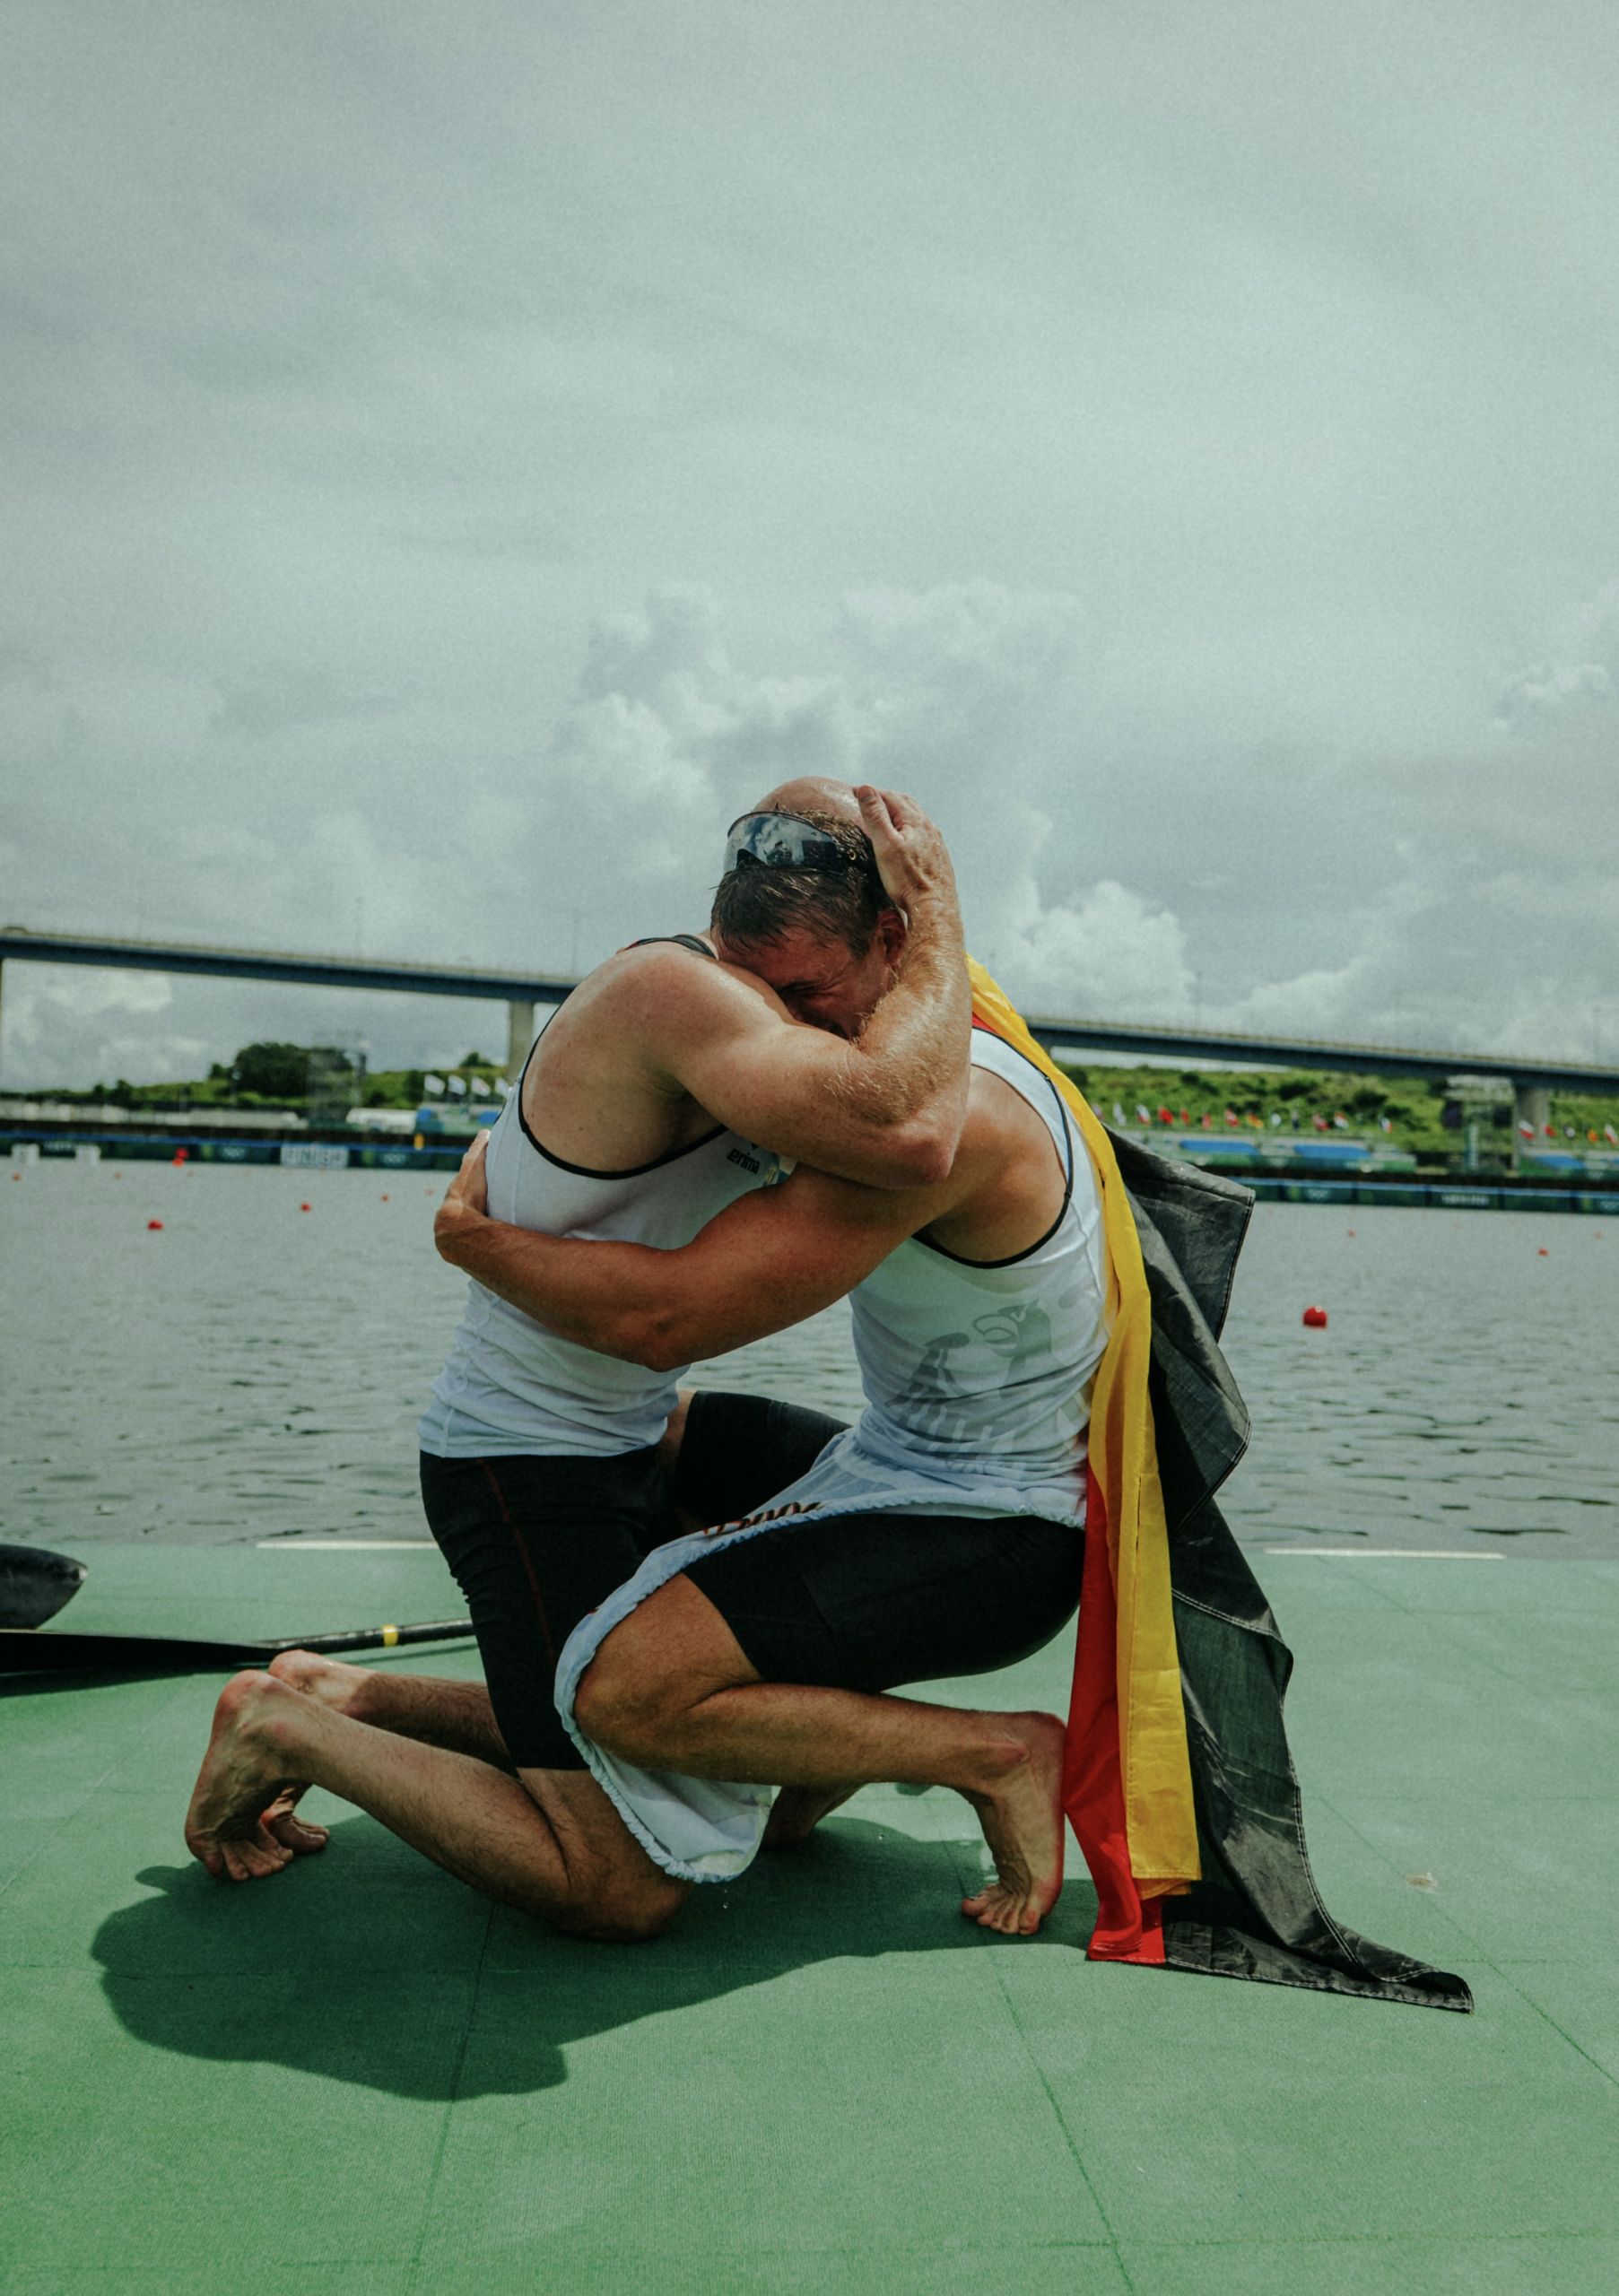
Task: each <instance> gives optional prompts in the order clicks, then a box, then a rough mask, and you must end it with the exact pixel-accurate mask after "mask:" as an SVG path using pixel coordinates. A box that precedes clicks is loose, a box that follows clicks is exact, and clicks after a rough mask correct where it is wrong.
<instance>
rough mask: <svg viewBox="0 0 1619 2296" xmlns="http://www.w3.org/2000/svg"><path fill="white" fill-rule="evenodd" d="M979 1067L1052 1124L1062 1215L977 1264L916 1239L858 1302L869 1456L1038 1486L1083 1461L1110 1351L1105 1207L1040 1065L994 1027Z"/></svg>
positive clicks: (862, 1288)
mask: <svg viewBox="0 0 1619 2296" xmlns="http://www.w3.org/2000/svg"><path fill="white" fill-rule="evenodd" d="M972 1060H973V1065H974V1066H975V1067H978V1068H984V1069H988V1071H989V1073H990V1074H992V1075H996V1076H999V1077H1001V1078H1002V1079H1003V1080H1004V1081H1005V1083H1008V1084H1010V1085H1011V1086H1012V1088H1013V1090H1014V1091H1016V1092H1019V1093H1021V1095H1022V1096H1023V1099H1024V1100H1027V1101H1028V1102H1029V1104H1030V1106H1031V1108H1033V1109H1036V1110H1037V1111H1038V1112H1039V1113H1040V1116H1042V1117H1043V1118H1045V1121H1046V1125H1047V1128H1048V1129H1049V1132H1050V1135H1051V1138H1052V1141H1053V1142H1054V1144H1055V1145H1056V1148H1057V1152H1058V1158H1059V1159H1060V1161H1061V1165H1062V1170H1063V1173H1064V1190H1063V1204H1062V1210H1061V1212H1060V1213H1058V1217H1057V1219H1056V1221H1055V1222H1053V1224H1052V1226H1051V1228H1050V1230H1049V1232H1048V1233H1047V1234H1046V1235H1045V1236H1043V1237H1042V1238H1041V1239H1040V1242H1039V1243H1037V1244H1035V1245H1033V1246H1031V1248H1030V1249H1029V1250H1027V1251H1024V1252H1020V1253H1018V1254H1017V1255H1016V1256H1015V1257H1013V1258H1011V1259H1006V1260H1000V1261H995V1262H991V1263H989V1264H988V1265H981V1264H977V1263H974V1262H971V1261H968V1260H962V1259H958V1258H956V1257H954V1256H953V1254H951V1253H949V1252H946V1251H944V1250H942V1249H941V1248H939V1247H938V1246H937V1245H932V1244H927V1243H924V1242H923V1241H922V1239H920V1238H919V1237H914V1236H913V1237H912V1238H911V1239H910V1240H909V1241H908V1242H906V1243H903V1244H901V1245H900V1246H899V1247H898V1248H897V1249H896V1250H894V1251H892V1252H890V1254H889V1256H888V1257H887V1258H886V1259H885V1260H883V1263H882V1265H880V1266H878V1267H875V1268H874V1269H873V1271H872V1273H871V1274H869V1275H868V1276H867V1277H866V1280H865V1282H864V1283H860V1284H858V1285H857V1287H856V1289H855V1291H854V1292H853V1293H852V1295H851V1303H852V1306H853V1309H854V1337H855V1352H856V1354H857V1356H858V1358H859V1362H860V1372H861V1377H862V1379H863V1381H864V1383H865V1387H866V1412H865V1413H864V1415H863V1417H862V1418H861V1420H860V1422H859V1427H858V1430H857V1435H858V1441H859V1447H860V1449H861V1450H862V1451H863V1452H864V1453H865V1454H866V1456H867V1457H876V1458H881V1459H884V1460H886V1461H888V1462H891V1463H892V1464H893V1465H900V1464H901V1462H905V1463H910V1464H923V1463H925V1472H927V1473H928V1474H937V1475H942V1476H944V1477H947V1478H948V1477H952V1476H956V1475H961V1476H964V1477H966V1478H968V1479H971V1478H973V1477H975V1476H988V1477H990V1478H992V1479H993V1480H994V1481H995V1482H997V1483H999V1484H1003V1485H1004V1484H1009V1483H1016V1484H1039V1483H1049V1482H1051V1481H1053V1480H1056V1479H1058V1478H1060V1477H1063V1476H1066V1475H1069V1474H1074V1473H1075V1470H1076V1469H1077V1467H1078V1465H1079V1463H1080V1461H1081V1459H1082V1458H1083V1457H1084V1435H1085V1429H1086V1426H1087V1424H1088V1423H1089V1419H1090V1386H1091V1381H1092V1378H1094V1376H1095V1372H1096V1367H1097V1365H1098V1364H1099V1363H1100V1362H1101V1357H1102V1352H1103V1350H1104V1348H1105V1347H1106V1345H1107V1326H1106V1320H1105V1305H1106V1290H1105V1283H1106V1277H1105V1272H1104V1266H1103V1258H1102V1237H1101V1202H1100V1199H1099V1197H1098V1196H1097V1193H1096V1184H1095V1180H1094V1178H1093V1176H1092V1170H1091V1160H1090V1158H1089V1156H1088V1155H1087V1154H1086V1152H1085V1147H1084V1141H1083V1140H1082V1139H1081V1137H1080V1135H1079V1131H1078V1128H1077V1126H1075V1123H1074V1120H1073V1118H1071V1117H1070V1116H1069V1114H1068V1111H1067V1109H1066V1107H1065V1106H1064V1104H1063V1101H1062V1099H1061V1097H1060V1095H1059V1094H1058V1091H1057V1089H1056V1087H1055V1086H1054V1085H1053V1084H1052V1083H1050V1081H1049V1078H1047V1077H1045V1076H1042V1075H1041V1074H1040V1070H1039V1069H1038V1068H1036V1067H1035V1066H1034V1065H1033V1063H1032V1062H1031V1061H1028V1060H1025V1059H1024V1058H1023V1055H1022V1053H1020V1052H1016V1051H1014V1049H1013V1048H1012V1047H1011V1046H1010V1045H1008V1044H1005V1043H1004V1042H1003V1041H1002V1040H1001V1039H1000V1038H999V1037H997V1036H993V1035H991V1034H990V1033H989V1032H988V1031H986V1030H983V1029H974V1031H973V1032H972Z"/></svg>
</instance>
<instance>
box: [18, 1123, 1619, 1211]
mask: <svg viewBox="0 0 1619 2296" xmlns="http://www.w3.org/2000/svg"><path fill="white" fill-rule="evenodd" d="M8 1139H9V1145H10V1149H11V1152H12V1156H13V1160H15V1159H16V1158H17V1156H18V1152H19V1151H22V1152H23V1154H24V1155H25V1156H29V1155H30V1152H31V1154H35V1155H38V1156H40V1157H49V1158H51V1159H52V1160H57V1159H59V1160H61V1161H71V1160H72V1159H74V1157H76V1156H77V1155H78V1153H79V1152H80V1151H81V1150H82V1149H91V1150H93V1151H95V1152H97V1156H98V1160H100V1159H105V1160H107V1161H118V1162H120V1163H132V1164H133V1163H170V1162H172V1161H174V1159H175V1157H176V1155H177V1154H178V1153H181V1152H183V1160H184V1161H186V1162H187V1163H192V1164H279V1165H282V1166H283V1167H286V1168H289V1169H292V1170H300V1171H310V1170H322V1171H343V1170H358V1171H429V1172H444V1171H454V1170H455V1169H456V1167H457V1165H458V1164H459V1162H460V1161H461V1156H462V1152H463V1149H464V1146H465V1143H464V1142H461V1141H457V1142H455V1143H453V1144H445V1145H435V1146H428V1145H425V1144H424V1145H423V1146H422V1147H420V1148H418V1147H416V1146H414V1145H413V1144H408V1143H405V1142H404V1141H397V1142H396V1141H387V1142H383V1141H376V1140H368V1141H341V1140H338V1141H326V1140H221V1139H218V1138H205V1137H202V1136H193V1137H187V1136H186V1135H183V1134H176V1133H146V1134H136V1135H130V1134H128V1133H124V1132H48V1131H47V1130H45V1129H44V1128H43V1127H39V1128H37V1129H34V1130H32V1131H29V1130H27V1129H24V1128H22V1127H19V1128H18V1129H17V1130H15V1131H12V1130H10V1129H9V1127H8V1128H7V1130H5V1131H0V1149H3V1148H4V1146H5V1145H6V1144H7V1142H8ZM30 1161H31V1157H30ZM1208 1161H1210V1163H1211V1164H1213V1163H1214V1162H1215V1161H1216V1160H1215V1159H1214V1158H1213V1157H1211V1158H1210V1159H1209V1160H1208ZM1222 1161H1223V1160H1222ZM1232 1177H1233V1178H1238V1179H1240V1181H1241V1183H1242V1185H1243V1187H1249V1188H1251V1189H1252V1190H1253V1192H1254V1194H1255V1196H1258V1199H1259V1201H1260V1203H1261V1204H1336V1205H1391V1206H1395V1205H1400V1206H1406V1207H1407V1208H1410V1207H1416V1206H1426V1207H1430V1208H1433V1209H1437V1210H1441V1211H1449V1212H1597V1213H1603V1212H1606V1213H1609V1214H1610V1215H1619V1187H1589V1186H1588V1187H1533V1186H1530V1187H1525V1186H1523V1185H1522V1184H1520V1183H1519V1184H1514V1183H1512V1182H1501V1183H1499V1184H1491V1183H1488V1182H1484V1181H1476V1182H1475V1181H1469V1180H1423V1179H1415V1178H1398V1179H1372V1178H1366V1177H1364V1176H1357V1177H1354V1178H1351V1177H1349V1176H1348V1175H1345V1176H1344V1177H1342V1178H1332V1179H1325V1178H1322V1179H1317V1178H1314V1177H1308V1178H1307V1177H1303V1176H1301V1175H1297V1174H1282V1173H1271V1172H1265V1173H1253V1172H1249V1171H1242V1172H1233V1174H1232Z"/></svg>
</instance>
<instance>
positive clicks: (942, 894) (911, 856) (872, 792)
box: [855, 782, 955, 918]
mask: <svg viewBox="0 0 1619 2296" xmlns="http://www.w3.org/2000/svg"><path fill="white" fill-rule="evenodd" d="M855 799H856V802H857V804H858V805H859V808H860V824H861V827H862V828H863V829H864V830H865V831H866V835H867V837H869V838H870V839H871V843H872V850H873V852H874V853H875V855H876V858H877V869H878V873H879V874H880V875H881V877H882V879H883V891H885V892H886V893H887V895H888V897H889V899H890V900H892V902H893V904H894V906H895V908H896V909H903V910H904V912H905V914H906V916H907V917H908V918H909V917H913V916H914V915H915V912H916V910H917V909H918V906H919V905H920V904H923V903H925V902H927V901H929V900H934V901H939V900H946V901H949V902H950V903H951V904H952V905H953V904H954V901H955V872H954V870H953V868H952V867H951V865H950V855H949V853H948V851H947V850H946V848H945V844H944V839H943V837H942V836H941V835H940V834H939V831H937V830H936V828H935V826H934V824H933V823H932V822H930V821H929V820H928V818H927V814H926V813H924V812H923V811H922V808H921V807H920V805H918V803H917V801H916V799H915V798H914V797H907V796H902V795H901V793H900V792H899V791H897V790H893V789H874V788H873V787H871V785H870V784H869V783H868V782H863V783H862V784H861V785H860V787H858V788H857V790H856V791H855Z"/></svg>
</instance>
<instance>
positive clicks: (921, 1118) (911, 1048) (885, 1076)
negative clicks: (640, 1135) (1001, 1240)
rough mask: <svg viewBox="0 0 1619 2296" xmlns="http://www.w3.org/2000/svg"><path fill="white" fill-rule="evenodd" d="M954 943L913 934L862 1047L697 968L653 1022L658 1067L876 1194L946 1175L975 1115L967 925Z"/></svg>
mask: <svg viewBox="0 0 1619 2296" xmlns="http://www.w3.org/2000/svg"><path fill="white" fill-rule="evenodd" d="M952 944H953V945H952ZM671 970H672V969H671ZM692 970H694V969H689V970H687V971H686V972H685V973H684V975H683V977H682V978H680V979H679V980H677V981H674V982H672V989H673V997H672V998H671V1000H669V1001H668V1002H666V1003H665V1005H664V1006H663V1008H662V1010H661V1011H660V1013H659V1016H658V1025H659V1033H660V1035H661V1036H662V1037H663V1039H664V1042H663V1045H662V1046H661V1048H660V1050H659V1054H658V1058H659V1062H660V1065H662V1066H663V1067H664V1069H665V1070H666V1073H667V1074H669V1075H671V1076H672V1077H673V1078H674V1079H675V1082H676V1083H678V1084H679V1085H680V1086H681V1087H682V1088H683V1091H687V1092H689V1093H690V1094H691V1096H692V1099H693V1100H695V1101H696V1102H697V1103H698V1105H699V1106H700V1107H701V1108H703V1109H707V1110H708V1112H709V1115H710V1116H711V1117H713V1118H715V1120H716V1121H717V1122H718V1123H720V1124H723V1125H726V1126H728V1128H729V1129H730V1130H731V1131H733V1132H739V1133H741V1134H742V1135H743V1137H744V1139H748V1140H756V1141H758V1142H759V1143H760V1144H761V1145H762V1146H763V1147H766V1148H770V1149H772V1150H774V1151H775V1152H776V1153H777V1154H778V1155H779V1156H785V1157H789V1158H791V1159H792V1160H793V1161H795V1162H797V1163H805V1164H813V1165H814V1166H815V1167H816V1168H817V1169H818V1170H823V1171H828V1172H832V1173H836V1174H837V1175H838V1176H839V1177H840V1178H846V1179H849V1180H857V1181H860V1182H862V1183H864V1184H865V1185H866V1186H867V1187H892V1188H901V1189H906V1188H913V1187H918V1186H927V1185H928V1184H929V1183H932V1182H935V1181H937V1180H940V1179H942V1178H944V1175H945V1174H946V1173H947V1172H948V1171H949V1170H950V1167H951V1162H952V1160H953V1156H954V1154H955V1150H956V1144H957V1143H958V1141H959V1140H960V1138H961V1130H962V1120H963V1118H964V1117H965V1114H966V1106H967V1086H968V1048H969V1045H970V1042H971V1037H970V1031H971V987H970V986H969V983H968V978H967V967H966V963H965V961H964V958H963V957H962V954H961V952H960V941H959V927H958V928H957V930H956V934H955V935H954V936H953V935H952V933H951V932H950V931H948V930H946V929H945V928H944V926H943V925H940V926H939V928H938V929H937V930H934V929H933V927H932V925H931V924H930V922H929V921H928V920H927V919H926V918H923V919H921V920H920V921H918V924H917V925H915V926H912V928H911V932H910V935H909V936H908V938H907V940H906V944H905V948H904V951H903V953H902V955H901V960H900V967H899V978H898V980H897V981H896V982H895V985H894V986H893V987H892V988H891V989H890V991H889V992H888V994H887V996H884V997H883V1001H882V1003H881V1004H880V1005H878V1006H877V1008H876V1011H875V1013H873V1015H872V1017H871V1019H870V1020H869V1021H868V1022H867V1023H866V1027H865V1029H864V1030H863V1031H861V1033H860V1035H859V1037H858V1038H857V1039H856V1040H855V1041H854V1042H853V1043H849V1042H848V1041H846V1040H845V1039H843V1038H841V1037H836V1036H832V1035H831V1034H829V1033H828V1032H827V1031H825V1030H823V1029H816V1028H805V1027H804V1026H803V1025H801V1024H800V1023H799V1022H796V1021H793V1020H792V1019H790V1018H789V1017H788V1015H787V1014H786V1013H784V1012H783V1011H782V1009H781V1007H780V1005H779V1004H778V1003H777V1002H776V1000H775V999H774V998H773V997H770V998H769V999H768V1000H767V997H766V996H762V995H761V994H760V993H759V991H758V989H757V988H756V987H752V986H748V985H744V984H743V983H742V982H739V981H738V980H736V978H734V977H728V976H726V975H720V976H718V978H716V977H715V975H714V973H713V972H712V970H710V972H709V975H708V977H707V978H692ZM674 998H678V999H679V1002H678V1005H676V1006H675V1009H674V1010H671V1009H670V1004H671V1003H672V1002H673V999H674Z"/></svg>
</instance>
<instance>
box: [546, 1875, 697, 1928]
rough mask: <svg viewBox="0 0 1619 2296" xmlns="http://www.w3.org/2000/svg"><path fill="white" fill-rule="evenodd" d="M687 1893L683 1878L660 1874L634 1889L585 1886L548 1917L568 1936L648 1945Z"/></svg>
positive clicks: (554, 1925)
mask: <svg viewBox="0 0 1619 2296" xmlns="http://www.w3.org/2000/svg"><path fill="white" fill-rule="evenodd" d="M686 1894H687V1889H686V1884H685V1883H683V1882H676V1881H674V1880H672V1879H671V1878H670V1877H669V1876H668V1875H667V1874H657V1876H655V1877H653V1876H648V1879H647V1880H646V1881H645V1882H643V1883H640V1885H639V1886H638V1887H636V1888H634V1889H632V1890H619V1891H614V1892H602V1893H600V1894H597V1893H596V1892H591V1891H589V1890H588V1889H586V1890H581V1891H579V1892H578V1893H577V1894H576V1895H575V1896H574V1897H573V1898H571V1899H570V1902H569V1903H568V1905H567V1906H565V1907H562V1908H561V1909H557V1910H555V1911H553V1913H551V1914H550V1915H549V1916H548V1917H547V1918H548V1920H549V1923H550V1926H551V1927H552V1928H553V1929H556V1930H560V1931H561V1934H562V1935H563V1936H565V1937H584V1938H588V1939H589V1940H590V1941H591V1943H592V1944H598V1945H645V1944H650V1942H651V1941H652V1939H653V1938H654V1937H661V1936H662V1935H663V1934H664V1931H665V1930H666V1928H667V1927H668V1926H669V1924H670V1923H671V1922H672V1921H673V1920H674V1918H675V1915H676V1914H677V1913H678V1912H679V1911H680V1909H681V1907H682V1906H683V1904H684V1903H685V1901H686Z"/></svg>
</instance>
